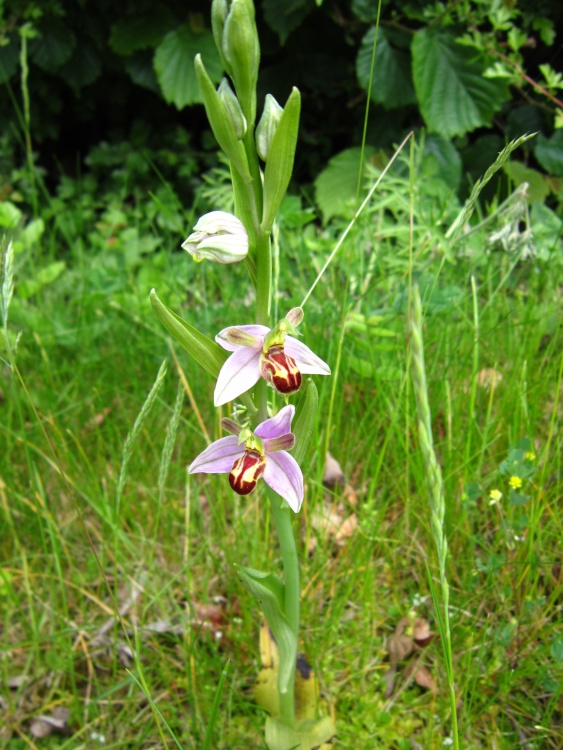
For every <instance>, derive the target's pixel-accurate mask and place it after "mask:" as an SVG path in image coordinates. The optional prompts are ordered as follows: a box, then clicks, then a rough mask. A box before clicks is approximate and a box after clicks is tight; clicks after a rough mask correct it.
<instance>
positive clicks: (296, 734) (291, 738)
mask: <svg viewBox="0 0 563 750" xmlns="http://www.w3.org/2000/svg"><path fill="white" fill-rule="evenodd" d="M334 735H335V728H334V724H333V722H332V720H331V719H330V718H329V717H328V716H325V717H323V718H322V719H319V720H318V721H315V720H311V719H309V720H307V721H304V722H302V723H301V724H299V725H298V727H297V729H293V728H292V727H288V726H287V725H286V724H282V722H281V721H277V720H276V719H273V718H272V717H271V716H269V717H268V718H267V719H266V745H268V748H269V750H329V748H331V747H333V745H332V744H331V740H332V738H333V737H334Z"/></svg>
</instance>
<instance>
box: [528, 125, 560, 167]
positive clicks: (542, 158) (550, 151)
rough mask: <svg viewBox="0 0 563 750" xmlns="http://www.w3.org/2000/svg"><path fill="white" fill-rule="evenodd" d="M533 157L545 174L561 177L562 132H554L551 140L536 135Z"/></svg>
mask: <svg viewBox="0 0 563 750" xmlns="http://www.w3.org/2000/svg"><path fill="white" fill-rule="evenodd" d="M534 155H535V157H536V159H537V160H538V161H539V163H540V164H541V165H542V167H543V168H544V169H545V171H546V172H549V173H550V174H553V175H555V176H556V177H563V130H556V131H555V133H554V134H553V135H552V136H551V138H546V137H545V136H543V135H541V134H540V135H538V139H537V141H536V146H535V148H534Z"/></svg>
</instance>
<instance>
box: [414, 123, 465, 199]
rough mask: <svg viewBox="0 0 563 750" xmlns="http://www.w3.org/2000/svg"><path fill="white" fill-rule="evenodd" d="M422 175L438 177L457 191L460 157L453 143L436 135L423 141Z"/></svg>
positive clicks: (431, 135) (459, 176)
mask: <svg viewBox="0 0 563 750" xmlns="http://www.w3.org/2000/svg"><path fill="white" fill-rule="evenodd" d="M422 164H423V175H424V176H425V177H426V176H430V175H432V176H434V177H439V178H440V179H441V180H443V181H444V182H445V183H446V185H447V186H448V187H450V188H451V189H452V190H455V191H457V189H458V188H459V183H460V182H461V166H462V165H461V156H460V155H459V151H458V150H457V148H456V147H455V146H454V145H453V143H452V142H451V141H449V140H447V138H443V137H442V136H441V135H438V134H437V133H431V134H430V135H428V136H427V137H426V139H425V141H424V156H423V160H422Z"/></svg>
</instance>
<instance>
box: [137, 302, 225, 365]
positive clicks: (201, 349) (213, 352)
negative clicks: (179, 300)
mask: <svg viewBox="0 0 563 750" xmlns="http://www.w3.org/2000/svg"><path fill="white" fill-rule="evenodd" d="M150 300H151V305H152V309H153V311H154V314H155V315H156V317H157V318H158V319H159V321H160V322H161V323H162V325H163V326H164V327H165V328H166V330H167V331H168V332H169V333H170V334H171V335H172V336H173V337H174V338H175V339H176V341H177V342H178V343H179V344H180V345H181V346H183V347H184V349H185V350H186V351H187V352H188V354H190V355H191V356H192V357H193V358H194V359H195V361H196V362H197V363H198V364H199V365H200V366H201V367H203V369H204V370H206V371H207V372H208V373H209V374H210V375H212V377H214V378H216V377H217V376H218V375H219V370H220V369H221V367H222V366H223V364H224V363H225V360H226V359H227V357H228V356H229V355H228V353H227V352H226V351H224V350H223V349H222V348H221V347H220V346H219V344H217V343H215V341H212V340H211V339H209V338H207V336H205V335H204V334H203V333H200V331H198V330H197V328H194V327H193V326H191V325H190V324H189V323H186V321H185V320H182V318H181V317H180V316H179V315H176V313H175V312H172V310H169V309H168V308H167V307H166V305H163V304H162V302H161V301H160V300H159V298H158V296H157V294H156V292H155V290H154V289H152V290H151V293H150Z"/></svg>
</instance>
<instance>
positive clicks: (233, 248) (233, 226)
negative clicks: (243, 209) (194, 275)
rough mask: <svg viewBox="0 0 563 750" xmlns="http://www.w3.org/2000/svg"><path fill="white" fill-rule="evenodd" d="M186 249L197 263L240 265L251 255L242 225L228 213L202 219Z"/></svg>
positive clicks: (221, 212)
mask: <svg viewBox="0 0 563 750" xmlns="http://www.w3.org/2000/svg"><path fill="white" fill-rule="evenodd" d="M194 230H195V231H194V232H192V234H190V236H189V237H188V239H187V240H184V242H182V247H183V248H184V250H186V251H187V252H188V253H190V255H192V256H193V258H194V260H195V261H197V262H198V263H200V262H201V261H202V260H206V259H207V260H212V261H214V262H215V263H237V262H238V261H239V260H244V258H246V256H247V254H248V235H247V234H246V229H245V228H244V224H243V223H242V221H240V220H239V219H237V217H236V216H233V215H232V214H229V213H227V212H226V211H211V213H208V214H205V215H204V216H202V217H201V219H199V221H198V222H197V224H196V225H195V227H194Z"/></svg>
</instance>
